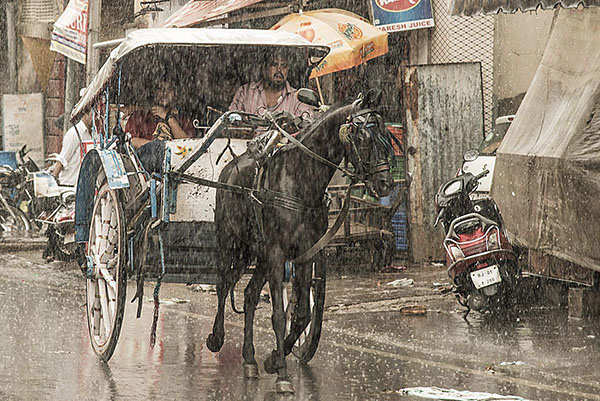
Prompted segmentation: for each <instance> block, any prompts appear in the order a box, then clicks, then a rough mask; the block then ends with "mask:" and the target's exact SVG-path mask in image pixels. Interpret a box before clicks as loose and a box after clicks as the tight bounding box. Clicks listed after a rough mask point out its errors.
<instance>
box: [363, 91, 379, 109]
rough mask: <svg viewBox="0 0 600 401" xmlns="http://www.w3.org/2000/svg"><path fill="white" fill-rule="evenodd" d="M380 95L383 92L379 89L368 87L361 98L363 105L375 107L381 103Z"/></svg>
mask: <svg viewBox="0 0 600 401" xmlns="http://www.w3.org/2000/svg"><path fill="white" fill-rule="evenodd" d="M382 95H383V92H382V91H381V90H380V89H369V90H368V91H367V94H366V95H365V98H364V100H363V103H362V104H363V106H364V107H367V108H370V109H376V108H377V107H378V106H379V104H380V103H381V96H382Z"/></svg>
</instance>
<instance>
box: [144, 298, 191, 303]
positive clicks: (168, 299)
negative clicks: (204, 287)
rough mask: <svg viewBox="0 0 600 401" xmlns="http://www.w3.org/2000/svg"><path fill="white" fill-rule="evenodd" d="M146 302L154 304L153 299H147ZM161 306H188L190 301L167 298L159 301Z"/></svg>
mask: <svg viewBox="0 0 600 401" xmlns="http://www.w3.org/2000/svg"><path fill="white" fill-rule="evenodd" d="M146 302H154V299H153V298H146ZM159 302H160V304H161V305H175V304H188V303H190V300H189V299H181V298H166V299H161V300H159Z"/></svg>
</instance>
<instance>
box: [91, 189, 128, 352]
mask: <svg viewBox="0 0 600 401" xmlns="http://www.w3.org/2000/svg"><path fill="white" fill-rule="evenodd" d="M124 224H125V222H124V219H123V208H122V206H121V204H120V203H119V198H118V196H117V193H116V192H115V191H114V190H111V189H110V188H108V184H106V183H105V184H104V185H102V186H101V187H100V189H99V190H98V193H97V195H96V197H95V200H94V209H93V212H92V220H91V223H90V225H91V227H90V237H89V242H88V249H87V253H86V255H87V256H89V257H90V258H91V259H92V260H93V266H94V267H93V273H92V277H90V278H88V279H87V308H86V310H87V316H88V327H89V332H90V340H91V343H92V347H93V348H94V351H95V352H96V354H98V356H99V357H100V358H101V359H103V360H105V361H108V360H109V359H110V357H111V356H112V354H113V352H114V350H115V347H116V346H117V341H118V339H119V333H120V331H121V323H122V322H123V313H124V309H125V292H126V289H127V280H126V272H125V263H126V258H125V254H126V248H125V228H124V227H125V225H124Z"/></svg>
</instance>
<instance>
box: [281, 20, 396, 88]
mask: <svg viewBox="0 0 600 401" xmlns="http://www.w3.org/2000/svg"><path fill="white" fill-rule="evenodd" d="M271 29H274V30H283V31H288V32H292V33H296V34H299V35H301V36H303V37H304V38H306V39H307V40H308V41H309V42H311V43H313V44H315V45H327V46H329V47H330V48H331V52H330V53H329V55H328V56H327V57H325V58H324V59H323V60H322V61H321V62H320V63H319V64H318V65H317V67H316V68H315V69H314V70H313V72H312V74H311V76H310V77H311V78H316V77H320V76H322V75H326V74H330V73H332V72H336V71H341V70H345V69H348V68H352V67H354V66H357V65H359V64H362V63H364V62H365V61H367V60H370V59H372V58H375V57H379V56H382V55H384V54H386V53H387V52H388V34H387V32H384V31H382V30H380V29H378V28H376V27H375V26H373V25H372V24H371V23H369V21H367V20H366V19H364V18H362V17H361V16H359V15H356V14H353V13H351V12H349V11H345V10H339V9H335V8H330V9H324V10H315V11H307V12H300V13H298V14H290V15H287V16H285V17H284V18H283V19H282V20H281V21H279V22H278V23H277V24H275V25H274V26H273V27H272V28H271Z"/></svg>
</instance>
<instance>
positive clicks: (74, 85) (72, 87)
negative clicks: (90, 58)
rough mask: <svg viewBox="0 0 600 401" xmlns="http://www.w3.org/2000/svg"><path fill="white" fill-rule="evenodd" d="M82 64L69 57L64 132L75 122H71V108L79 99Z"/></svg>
mask: <svg viewBox="0 0 600 401" xmlns="http://www.w3.org/2000/svg"><path fill="white" fill-rule="evenodd" d="M80 65H81V64H79V63H78V62H77V61H75V60H71V59H70V58H68V57H67V74H66V82H65V114H64V121H63V130H64V131H63V132H67V130H68V129H69V128H71V126H72V125H73V124H71V121H70V120H71V118H70V117H71V110H73V106H75V103H77V100H78V99H79V90H78V89H79V86H80V83H79V79H78V78H79V72H80V68H81V67H80Z"/></svg>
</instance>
